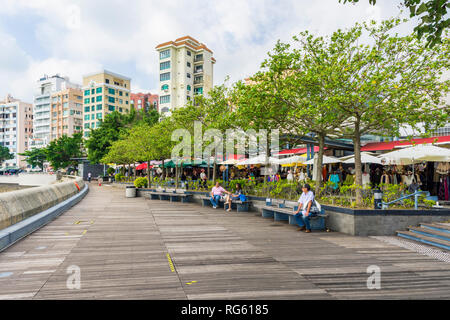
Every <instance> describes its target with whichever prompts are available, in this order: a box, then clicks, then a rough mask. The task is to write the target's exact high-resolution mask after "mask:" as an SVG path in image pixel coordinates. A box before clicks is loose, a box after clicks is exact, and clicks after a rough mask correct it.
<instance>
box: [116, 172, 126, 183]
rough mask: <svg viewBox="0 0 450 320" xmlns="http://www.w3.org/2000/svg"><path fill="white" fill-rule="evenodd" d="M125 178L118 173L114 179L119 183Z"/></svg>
mask: <svg viewBox="0 0 450 320" xmlns="http://www.w3.org/2000/svg"><path fill="white" fill-rule="evenodd" d="M124 178H125V176H124V175H123V174H121V173H116V175H115V176H114V179H115V180H116V181H117V182H121V181H122V180H123V179H124Z"/></svg>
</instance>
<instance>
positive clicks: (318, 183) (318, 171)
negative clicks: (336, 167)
mask: <svg viewBox="0 0 450 320" xmlns="http://www.w3.org/2000/svg"><path fill="white" fill-rule="evenodd" d="M318 139H319V154H318V156H317V166H316V167H317V168H314V170H316V177H317V179H318V180H317V181H316V188H315V190H314V193H315V196H316V197H318V196H319V194H320V186H321V185H322V180H323V178H322V164H323V151H324V147H325V135H323V134H319V135H318Z"/></svg>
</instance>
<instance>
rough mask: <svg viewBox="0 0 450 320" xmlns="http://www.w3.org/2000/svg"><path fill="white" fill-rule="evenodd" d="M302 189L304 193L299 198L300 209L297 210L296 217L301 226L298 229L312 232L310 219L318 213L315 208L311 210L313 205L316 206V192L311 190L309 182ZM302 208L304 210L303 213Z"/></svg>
mask: <svg viewBox="0 0 450 320" xmlns="http://www.w3.org/2000/svg"><path fill="white" fill-rule="evenodd" d="M302 191H303V193H302V195H301V196H300V199H299V200H298V209H297V211H296V212H295V219H296V220H297V223H298V225H299V227H300V228H298V231H305V232H307V233H309V232H311V225H310V223H309V219H310V218H311V216H313V215H315V214H316V212H313V211H315V210H311V207H315V203H314V193H313V192H312V191H311V186H310V185H309V184H305V185H304V186H303V187H302ZM300 210H302V212H301V213H300Z"/></svg>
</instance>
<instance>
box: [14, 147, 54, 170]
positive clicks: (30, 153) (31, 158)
mask: <svg viewBox="0 0 450 320" xmlns="http://www.w3.org/2000/svg"><path fill="white" fill-rule="evenodd" d="M19 155H21V156H25V157H26V159H25V161H26V162H27V163H28V164H29V165H31V166H32V167H33V168H34V167H39V168H41V170H43V169H44V163H45V161H47V153H46V149H45V148H40V149H32V150H27V151H25V152H24V153H19Z"/></svg>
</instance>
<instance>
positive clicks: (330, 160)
mask: <svg viewBox="0 0 450 320" xmlns="http://www.w3.org/2000/svg"><path fill="white" fill-rule="evenodd" d="M317 157H318V155H317V154H315V155H314V159H317ZM314 159H311V160H308V161H306V162H305V164H312V165H314ZM338 162H341V160H339V159H338V158H336V157H329V156H323V160H322V164H330V163H338Z"/></svg>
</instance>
